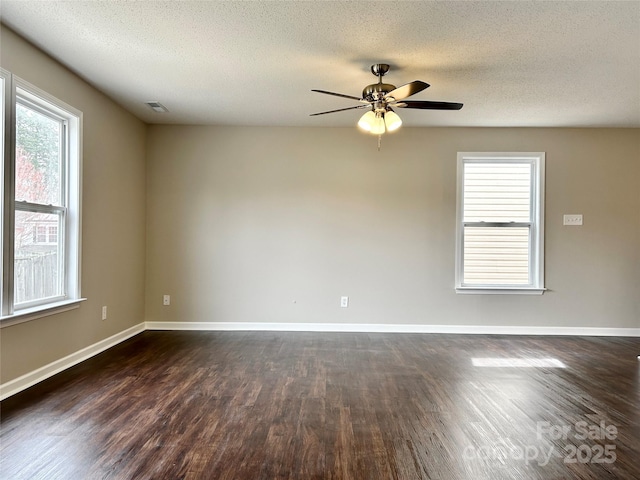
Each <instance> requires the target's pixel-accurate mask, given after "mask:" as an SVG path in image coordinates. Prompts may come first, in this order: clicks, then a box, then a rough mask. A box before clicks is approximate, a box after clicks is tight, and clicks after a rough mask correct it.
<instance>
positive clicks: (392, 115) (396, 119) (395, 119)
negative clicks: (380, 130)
mask: <svg viewBox="0 0 640 480" xmlns="http://www.w3.org/2000/svg"><path fill="white" fill-rule="evenodd" d="M384 123H385V125H386V127H387V131H389V132H393V131H394V130H397V129H399V128H400V126H401V125H402V119H401V118H400V116H399V115H398V114H397V113H396V112H394V111H393V110H391V108H389V109H388V110H387V112H386V113H385V114H384Z"/></svg>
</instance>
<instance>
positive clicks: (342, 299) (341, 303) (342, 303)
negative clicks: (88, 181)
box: [340, 297, 349, 308]
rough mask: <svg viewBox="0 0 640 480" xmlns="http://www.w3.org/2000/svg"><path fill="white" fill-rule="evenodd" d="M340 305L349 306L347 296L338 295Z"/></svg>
mask: <svg viewBox="0 0 640 480" xmlns="http://www.w3.org/2000/svg"><path fill="white" fill-rule="evenodd" d="M340 306H341V307H342V308H347V307H348V306H349V297H340Z"/></svg>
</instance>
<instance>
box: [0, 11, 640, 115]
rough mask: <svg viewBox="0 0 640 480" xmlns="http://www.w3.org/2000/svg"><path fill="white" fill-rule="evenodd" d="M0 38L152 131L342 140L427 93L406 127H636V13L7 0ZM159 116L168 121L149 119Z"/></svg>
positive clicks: (639, 111) (639, 30) (639, 24)
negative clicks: (373, 100)
mask: <svg viewBox="0 0 640 480" xmlns="http://www.w3.org/2000/svg"><path fill="white" fill-rule="evenodd" d="M0 8H1V15H2V22H3V23H5V24H6V25H8V26H9V27H10V28H12V29H13V30H15V31H16V32H18V33H19V34H21V35H22V36H24V37H25V38H27V39H28V40H30V41H31V42H33V43H34V44H35V45H37V46H39V47H40V48H41V49H43V50H44V51H46V52H47V53H49V54H50V55H51V56H52V57H54V58H56V59H57V60H59V61H60V62H61V63H63V64H65V65H67V66H68V67H69V68H70V69H72V70H74V71H75V72H77V73H78V74H79V75H80V76H82V77H83V78H85V79H86V80H87V81H89V82H90V83H92V84H93V85H95V86H96V87H97V88H99V89H100V90H102V91H103V92H105V93H106V94H107V95H109V96H110V97H112V98H113V99H114V100H115V101H117V102H118V103H120V104H121V105H123V106H124V107H125V108H127V109H128V110H129V111H131V112H132V113H134V114H135V115H136V116H138V117H139V118H141V119H143V120H144V121H146V122H149V123H183V124H225V125H283V126H292V125H300V126H345V125H354V124H355V122H356V121H357V119H358V118H359V116H360V115H361V114H362V112H361V111H359V110H354V111H349V112H341V113H336V114H331V115H323V116H319V117H309V114H310V113H314V112H319V111H325V110H331V109H336V108H342V107H348V106H351V105H354V104H356V103H355V102H351V101H350V100H347V99H341V98H337V97H331V96H327V95H321V94H318V93H312V92H311V91H310V90H311V89H312V88H316V89H323V90H330V91H334V92H340V93H345V94H349V95H355V96H360V94H361V91H362V88H363V87H364V86H365V85H367V84H369V83H373V82H374V81H375V78H374V77H373V76H372V75H371V74H370V73H369V66H370V65H371V64H373V63H389V64H391V66H392V70H391V71H390V72H389V74H388V75H387V76H386V77H385V81H386V82H388V83H392V84H395V85H397V86H399V85H402V84H404V83H407V82H410V81H413V80H423V81H425V82H427V83H429V84H431V87H430V88H428V89H427V90H425V91H423V92H421V93H419V94H417V95H415V96H414V97H412V99H415V100H440V101H449V102H461V103H464V104H465V106H464V108H463V109H462V110H460V111H457V112H456V111H425V110H423V111H419V110H404V109H403V110H399V113H400V115H401V116H402V118H403V120H404V121H405V125H408V126H553V127H564V126H575V127H582V126H586V127H640V2H638V1H628V2H613V1H602V2H582V1H581V2H560V1H554V2H538V1H535V2H530V1H507V2H491V1H481V2H480V1H479V2H426V1H425V2H391V1H388V2H360V1H351V2H347V1H342V2H327V1H316V2H302V1H289V2H284V1H276V2H244V1H243V2H238V1H231V2H227V1H225V2H223V1H202V2H196V1H169V2H160V1H136V2H134V1H116V0H109V1H83V0H76V1H47V2H41V1H30V0H20V1H14V0H2V1H1V7H0ZM151 100H153V101H160V102H161V103H163V104H164V105H166V106H167V107H168V108H169V110H170V113H165V114H159V113H155V112H153V111H151V110H150V109H149V108H148V107H147V106H145V105H144V104H143V102H145V101H151Z"/></svg>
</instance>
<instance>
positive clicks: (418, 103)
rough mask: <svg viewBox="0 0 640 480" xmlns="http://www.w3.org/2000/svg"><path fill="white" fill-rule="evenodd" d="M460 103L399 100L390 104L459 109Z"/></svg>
mask: <svg viewBox="0 0 640 480" xmlns="http://www.w3.org/2000/svg"><path fill="white" fill-rule="evenodd" d="M462 105H463V104H462V103H452V102H429V101H426V100H425V101H422V100H413V101H411V100H409V101H406V102H399V103H395V104H392V106H394V107H400V108H419V109H421V110H460V109H461V108H462Z"/></svg>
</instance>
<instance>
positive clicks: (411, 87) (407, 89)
mask: <svg viewBox="0 0 640 480" xmlns="http://www.w3.org/2000/svg"><path fill="white" fill-rule="evenodd" d="M425 88H429V84H428V83H425V82H422V81H420V80H415V81H413V82H411V83H407V84H406V85H402V86H401V87H398V88H396V89H395V90H391V91H390V92H389V93H387V94H386V95H385V96H384V98H386V99H390V98H393V99H394V100H402V99H403V98H407V97H410V96H411V95H415V94H416V93H418V92H421V91H422V90H424V89H425Z"/></svg>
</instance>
